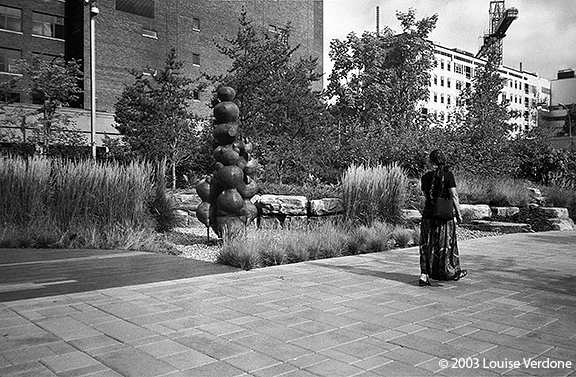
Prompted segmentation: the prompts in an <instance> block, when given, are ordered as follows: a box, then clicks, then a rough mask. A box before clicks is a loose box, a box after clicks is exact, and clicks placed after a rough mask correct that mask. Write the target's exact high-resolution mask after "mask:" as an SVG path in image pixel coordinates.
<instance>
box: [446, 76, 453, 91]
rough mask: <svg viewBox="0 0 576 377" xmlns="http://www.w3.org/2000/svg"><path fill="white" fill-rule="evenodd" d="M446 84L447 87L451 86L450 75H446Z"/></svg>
mask: <svg viewBox="0 0 576 377" xmlns="http://www.w3.org/2000/svg"><path fill="white" fill-rule="evenodd" d="M446 86H447V87H449V88H451V87H452V80H450V77H448V78H447V79H446Z"/></svg>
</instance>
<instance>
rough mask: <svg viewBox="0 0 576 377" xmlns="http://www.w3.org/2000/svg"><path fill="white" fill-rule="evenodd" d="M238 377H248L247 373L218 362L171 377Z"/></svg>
mask: <svg viewBox="0 0 576 377" xmlns="http://www.w3.org/2000/svg"><path fill="white" fill-rule="evenodd" d="M180 376H181V377H189V376H194V377H215V376H219V377H237V376H246V372H244V371H243V370H241V369H238V368H236V367H233V366H232V365H230V364H227V363H225V362H223V361H217V362H214V363H210V364H204V365H201V366H199V367H195V368H191V369H186V370H183V371H181V372H179V373H175V374H173V375H170V377H180Z"/></svg>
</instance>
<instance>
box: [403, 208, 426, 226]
mask: <svg viewBox="0 0 576 377" xmlns="http://www.w3.org/2000/svg"><path fill="white" fill-rule="evenodd" d="M402 215H403V217H404V218H405V219H406V220H407V221H409V222H411V223H414V224H419V223H420V222H421V221H422V214H421V213H420V211H418V210H417V209H404V210H402Z"/></svg>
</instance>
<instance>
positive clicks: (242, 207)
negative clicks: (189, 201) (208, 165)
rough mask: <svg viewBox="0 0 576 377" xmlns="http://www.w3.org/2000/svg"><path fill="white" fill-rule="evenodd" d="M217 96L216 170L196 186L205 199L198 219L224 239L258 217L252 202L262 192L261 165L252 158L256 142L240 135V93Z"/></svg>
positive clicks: (221, 91)
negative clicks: (259, 191) (238, 96)
mask: <svg viewBox="0 0 576 377" xmlns="http://www.w3.org/2000/svg"><path fill="white" fill-rule="evenodd" d="M216 94H217V97H218V101H217V103H216V105H215V106H214V118H215V119H214V129H213V136H214V140H215V143H214V145H215V148H214V153H213V156H214V159H215V160H216V167H215V170H214V173H213V174H212V175H211V176H208V177H206V178H204V179H203V180H201V181H200V183H198V185H197V186H196V192H197V193H198V195H199V196H200V198H201V199H202V202H201V203H200V205H199V206H198V208H197V209H196V217H197V218H198V220H200V221H201V222H202V223H203V224H204V225H206V227H211V228H212V229H213V230H214V232H215V233H216V234H217V235H218V236H222V235H223V233H224V231H226V230H231V231H237V230H238V229H244V228H245V227H246V226H248V225H249V224H250V223H251V222H252V221H253V220H254V219H255V218H256V216H257V215H258V210H257V208H256V206H255V205H254V203H252V201H251V200H250V199H251V198H252V197H253V196H254V195H256V193H257V192H258V184H257V183H256V181H255V179H254V178H255V175H256V172H257V167H258V162H257V161H256V159H254V158H252V157H251V155H250V153H251V152H252V143H250V142H248V141H247V140H245V139H243V138H242V137H241V136H240V131H239V124H238V117H239V115H240V110H239V108H238V105H237V103H236V102H234V98H235V97H236V91H235V90H234V89H233V88H231V87H229V86H222V87H220V88H219V89H218V90H217V92H216Z"/></svg>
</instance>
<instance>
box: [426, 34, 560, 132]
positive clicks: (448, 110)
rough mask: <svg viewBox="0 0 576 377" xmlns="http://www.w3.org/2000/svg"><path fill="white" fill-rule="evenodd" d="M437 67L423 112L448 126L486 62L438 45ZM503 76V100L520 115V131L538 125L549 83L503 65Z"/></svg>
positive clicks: (461, 51) (460, 51)
mask: <svg viewBox="0 0 576 377" xmlns="http://www.w3.org/2000/svg"><path fill="white" fill-rule="evenodd" d="M434 55H435V59H436V63H437V64H436V67H435V68H434V69H433V70H432V71H431V79H430V98H429V99H428V101H427V102H425V103H423V104H422V105H421V106H422V111H423V113H425V114H428V115H429V119H430V120H431V121H433V122H436V123H437V124H446V123H447V122H448V121H449V120H450V116H451V114H453V113H454V111H455V110H456V109H457V107H458V104H459V103H458V99H459V96H460V92H461V91H462V89H464V88H466V87H469V86H470V85H472V79H473V77H474V75H475V74H476V71H477V69H478V67H482V66H484V64H486V61H485V60H483V59H478V58H476V57H475V56H474V55H473V54H472V53H469V52H466V51H463V50H459V49H455V48H454V49H449V48H446V47H443V46H440V45H435V49H434ZM498 71H499V72H500V75H501V77H503V78H505V79H506V83H505V86H504V88H503V91H502V94H501V97H500V99H503V96H506V99H508V100H509V101H510V105H509V106H510V107H509V108H510V109H511V110H517V111H518V114H520V116H519V117H518V118H515V119H511V123H513V124H514V125H516V127H517V130H518V131H524V130H528V129H530V128H532V127H535V126H536V125H537V124H538V112H539V108H542V107H547V106H548V105H549V104H550V80H548V79H545V78H542V77H540V76H538V75H537V74H535V73H530V72H525V71H522V70H517V69H515V68H511V67H507V66H500V68H499V70H498Z"/></svg>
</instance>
